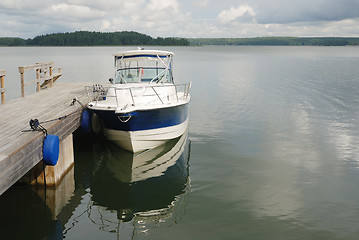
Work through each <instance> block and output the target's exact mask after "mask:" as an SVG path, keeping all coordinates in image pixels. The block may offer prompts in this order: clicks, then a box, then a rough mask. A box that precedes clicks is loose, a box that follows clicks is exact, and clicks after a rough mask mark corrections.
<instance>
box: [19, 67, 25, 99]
mask: <svg viewBox="0 0 359 240" xmlns="http://www.w3.org/2000/svg"><path fill="white" fill-rule="evenodd" d="M20 80H21V96H22V97H25V81H24V73H23V72H22V73H20Z"/></svg>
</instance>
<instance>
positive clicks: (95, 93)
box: [86, 82, 192, 107]
mask: <svg viewBox="0 0 359 240" xmlns="http://www.w3.org/2000/svg"><path fill="white" fill-rule="evenodd" d="M191 84H192V83H191V82H190V83H187V84H174V85H165V84H164V85H155V86H152V85H151V86H143V85H142V86H129V87H116V86H102V85H100V84H94V85H93V86H86V91H87V95H88V99H89V102H96V104H97V103H104V104H108V105H109V106H111V107H117V106H120V105H123V103H121V102H119V101H121V100H120V99H121V98H120V96H119V95H120V93H122V94H123V93H125V92H127V93H128V94H129V96H131V103H129V104H131V105H133V106H135V105H136V104H139V103H138V102H137V101H136V98H138V97H142V96H143V95H142V94H141V93H137V91H138V89H142V90H143V91H142V92H146V90H147V89H150V91H152V93H153V94H152V96H156V97H155V98H153V99H152V100H150V101H160V102H161V103H162V104H165V103H168V100H169V98H170V99H173V98H174V99H175V100H176V101H177V102H179V101H183V100H187V99H188V98H189V91H190V88H191ZM171 87H173V88H174V91H173V92H172V95H168V94H161V88H171ZM124 91H125V92H124ZM147 103H150V102H147Z"/></svg>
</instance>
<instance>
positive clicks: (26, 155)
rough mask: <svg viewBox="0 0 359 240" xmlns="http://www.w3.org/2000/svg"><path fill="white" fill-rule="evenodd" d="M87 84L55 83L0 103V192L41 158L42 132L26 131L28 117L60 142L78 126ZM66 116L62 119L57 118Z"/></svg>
mask: <svg viewBox="0 0 359 240" xmlns="http://www.w3.org/2000/svg"><path fill="white" fill-rule="evenodd" d="M86 85H89V84H88V83H56V84H55V85H54V86H53V87H52V88H49V89H46V90H43V91H40V92H37V93H35V94H32V95H28V96H26V97H25V98H19V99H15V100H13V101H10V102H9V103H7V104H4V105H0V195H1V194H2V193H3V192H5V191H6V190H7V189H8V188H9V187H10V186H11V185H13V184H14V183H15V182H16V181H18V180H19V179H20V178H21V177H22V176H23V175H25V174H26V173H27V172H28V171H29V170H31V168H32V167H33V166H35V165H36V164H37V163H38V162H40V161H41V159H42V142H43V138H44V134H42V133H41V132H37V131H30V130H31V128H30V125H29V121H30V119H35V118H36V119H39V121H40V122H43V121H48V120H52V119H56V120H54V121H52V122H48V123H44V124H42V125H43V126H44V127H45V128H46V129H47V131H48V133H49V134H54V135H58V136H59V138H60V141H61V140H62V139H65V138H66V137H67V136H68V135H70V134H71V133H72V132H74V131H75V130H76V129H77V128H78V127H79V126H80V118H81V111H82V109H83V108H82V106H81V105H80V104H79V103H75V104H74V105H73V106H70V104H71V102H72V100H73V99H74V98H77V99H78V100H79V101H80V102H81V103H82V104H84V105H86V104H87V102H88V99H87V94H86V91H85V86H86ZM65 115H66V116H68V117H66V118H64V119H62V120H57V119H58V118H60V117H63V116H65Z"/></svg>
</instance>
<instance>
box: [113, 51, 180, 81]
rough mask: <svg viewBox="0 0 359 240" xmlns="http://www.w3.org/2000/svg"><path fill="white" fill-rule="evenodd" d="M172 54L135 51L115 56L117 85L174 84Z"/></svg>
mask: <svg viewBox="0 0 359 240" xmlns="http://www.w3.org/2000/svg"><path fill="white" fill-rule="evenodd" d="M173 55H174V54H173V53H172V52H167V51H157V50H156V51H154V50H135V51H126V52H122V53H118V54H115V55H114V57H115V68H116V76H115V82H114V83H115V84H127V83H144V82H147V83H173V75H172V58H173Z"/></svg>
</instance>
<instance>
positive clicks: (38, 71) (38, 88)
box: [36, 68, 40, 92]
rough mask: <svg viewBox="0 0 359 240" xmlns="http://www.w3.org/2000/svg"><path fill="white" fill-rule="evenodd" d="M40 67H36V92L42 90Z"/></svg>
mask: <svg viewBox="0 0 359 240" xmlns="http://www.w3.org/2000/svg"><path fill="white" fill-rule="evenodd" d="M39 79H40V69H39V68H37V69H36V80H37V83H36V92H40V80H39Z"/></svg>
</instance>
